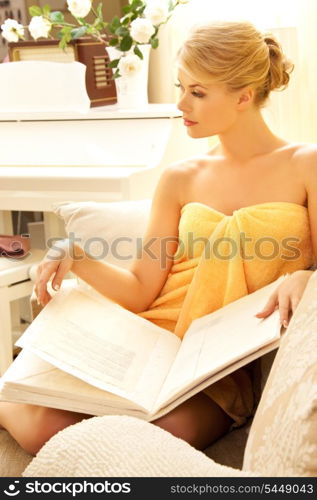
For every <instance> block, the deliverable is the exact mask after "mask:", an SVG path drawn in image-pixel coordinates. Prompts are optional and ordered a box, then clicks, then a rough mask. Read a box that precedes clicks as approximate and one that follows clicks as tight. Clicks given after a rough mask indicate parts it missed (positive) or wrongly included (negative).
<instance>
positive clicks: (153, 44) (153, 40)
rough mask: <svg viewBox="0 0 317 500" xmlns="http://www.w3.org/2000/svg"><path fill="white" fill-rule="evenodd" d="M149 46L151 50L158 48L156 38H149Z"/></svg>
mask: <svg viewBox="0 0 317 500" xmlns="http://www.w3.org/2000/svg"><path fill="white" fill-rule="evenodd" d="M151 46H152V49H157V47H158V46H159V39H158V38H151Z"/></svg>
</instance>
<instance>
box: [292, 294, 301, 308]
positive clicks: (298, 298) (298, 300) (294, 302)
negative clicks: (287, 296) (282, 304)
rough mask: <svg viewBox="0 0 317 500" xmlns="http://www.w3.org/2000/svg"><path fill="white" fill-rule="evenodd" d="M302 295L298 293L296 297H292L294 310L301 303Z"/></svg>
mask: <svg viewBox="0 0 317 500" xmlns="http://www.w3.org/2000/svg"><path fill="white" fill-rule="evenodd" d="M300 300H301V297H299V296H298V295H296V296H295V297H291V306H292V311H293V312H294V311H295V309H296V308H297V306H298V304H299V303H300Z"/></svg>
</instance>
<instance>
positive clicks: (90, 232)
mask: <svg viewBox="0 0 317 500" xmlns="http://www.w3.org/2000/svg"><path fill="white" fill-rule="evenodd" d="M150 210H151V200H150V199H145V200H136V201H134V200H133V201H132V200H129V201H118V202H108V203H100V202H95V201H84V202H66V203H58V204H54V205H53V211H54V212H55V213H56V214H57V215H58V216H59V217H61V218H62V219H63V220H64V223H65V230H66V233H67V234H68V237H70V238H76V240H75V241H77V242H78V244H79V245H80V246H81V247H82V248H84V250H85V251H87V253H89V254H90V255H92V256H93V257H94V258H97V259H100V260H106V261H107V262H109V263H111V264H116V265H119V266H120V267H123V268H127V267H129V265H130V263H131V262H132V260H133V259H134V258H135V257H136V256H137V250H138V248H139V246H140V243H141V238H142V236H143V235H144V232H145V229H146V226H147V222H148V219H149V215H150Z"/></svg>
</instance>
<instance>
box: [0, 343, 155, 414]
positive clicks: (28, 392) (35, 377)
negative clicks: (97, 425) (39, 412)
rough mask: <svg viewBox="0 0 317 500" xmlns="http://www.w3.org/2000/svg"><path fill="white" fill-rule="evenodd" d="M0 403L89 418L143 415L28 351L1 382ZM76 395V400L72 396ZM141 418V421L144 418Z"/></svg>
mask: <svg viewBox="0 0 317 500" xmlns="http://www.w3.org/2000/svg"><path fill="white" fill-rule="evenodd" d="M0 389H1V392H0V400H1V401H14V402H18V403H29V404H39V405H42V406H49V407H53V408H60V409H64V410H69V411H77V412H80V413H87V414H90V415H105V414H109V413H111V410H113V411H112V413H124V414H129V413H132V414H134V413H135V412H140V414H142V413H143V414H144V415H146V412H144V408H142V407H140V406H139V405H137V404H135V403H132V402H130V401H128V400H127V399H124V398H122V397H120V396H117V395H116V394H112V393H110V392H106V391H103V390H101V389H98V388H97V387H94V386H92V385H90V384H87V383H86V382H84V381H82V380H80V379H79V378H77V377H73V376H72V375H70V374H68V373H66V372H64V371H62V370H59V369H58V368H56V367H55V366H53V365H51V364H50V363H48V362H47V361H44V360H43V359H41V358H39V357H38V356H36V355H35V354H33V353H32V352H30V351H28V350H27V349H23V351H22V352H21V353H20V354H19V355H18V356H17V358H16V359H15V360H14V361H13V363H12V364H11V365H10V367H9V369H8V370H7V371H6V373H5V374H4V376H3V377H2V378H1V381H0ZM74 395H76V398H75V397H73V399H72V396H74ZM143 418H144V417H143Z"/></svg>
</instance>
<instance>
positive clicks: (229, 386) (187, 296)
mask: <svg viewBox="0 0 317 500" xmlns="http://www.w3.org/2000/svg"><path fill="white" fill-rule="evenodd" d="M178 60H179V75H178V77H179V83H178V86H179V87H180V99H179V103H178V107H179V109H180V110H181V111H182V113H183V117H184V125H185V126H186V127H187V132H188V134H189V135H190V136H191V137H193V138H199V137H207V136H213V135H218V137H219V144H218V145H217V146H216V147H214V148H213V149H212V150H211V151H209V152H207V153H206V154H204V155H202V156H201V157H197V158H191V159H189V160H184V161H181V162H179V163H177V164H173V165H171V166H169V167H167V168H166V169H165V171H164V173H163V174H162V176H161V178H160V181H159V183H158V186H157V189H156V191H155V195H154V198H153V203H152V210H151V216H150V221H149V224H148V228H147V231H146V235H145V238H144V247H146V245H147V244H148V243H149V242H150V241H151V242H152V243H151V253H149V252H144V253H143V255H142V258H141V259H139V260H135V261H134V263H133V265H132V266H131V268H130V269H129V270H125V269H121V268H118V267H116V266H113V265H109V264H106V263H103V262H98V261H94V260H92V259H90V258H89V256H88V255H87V254H85V253H84V251H83V250H82V249H81V248H80V246H78V245H74V246H73V247H72V248H69V242H68V241H67V240H64V241H63V242H61V243H60V248H61V251H63V252H64V256H63V258H58V259H56V258H55V259H54V257H53V254H52V252H48V254H47V256H46V258H45V259H44V261H43V262H42V263H41V265H40V267H39V271H38V277H37V281H36V287H35V289H36V293H37V297H38V300H39V301H40V303H41V304H43V305H45V304H46V303H47V302H48V301H49V300H50V295H49V294H48V292H47V289H46V285H47V282H48V280H49V279H50V278H51V277H52V276H53V275H54V274H55V276H54V278H53V287H54V288H55V289H56V290H57V289H58V288H59V287H60V285H61V282H62V280H63V277H64V276H65V274H66V273H67V272H68V271H69V270H70V269H71V270H72V271H73V272H74V273H75V274H77V275H78V276H79V277H80V278H81V279H83V280H85V281H86V282H87V283H89V284H90V285H92V286H93V287H94V288H95V289H97V290H98V291H99V292H100V293H102V294H104V295H106V296H108V297H109V298H111V299H112V300H114V301H116V302H118V303H120V304H121V305H122V306H124V307H125V308H127V309H129V310H131V311H132V312H135V313H138V314H140V315H141V316H143V317H145V318H147V319H149V320H150V321H153V322H155V323H157V324H159V325H161V326H164V327H165V328H169V329H170V330H171V331H174V332H175V333H176V334H177V335H179V336H180V337H181V336H182V334H183V333H184V330H185V329H186V327H187V326H188V324H189V323H190V321H191V319H193V318H194V317H197V316H199V315H202V314H205V313H206V312H211V310H214V309H216V308H217V307H221V306H222V305H224V304H225V303H228V302H230V301H231V300H234V299H235V298H238V297H239V296H242V295H245V294H246V293H249V292H250V291H253V290H255V289H257V288H260V287H261V286H264V285H265V284H267V283H269V282H271V281H273V280H274V279H276V278H277V277H278V276H280V275H282V274H285V273H291V274H290V276H288V277H286V279H285V280H284V281H283V283H282V284H281V285H280V287H279V288H278V289H277V290H276V291H275V293H274V294H273V295H272V297H270V298H269V300H268V303H267V306H266V307H265V308H264V310H263V311H261V312H259V313H258V315H257V316H258V317H265V316H267V315H269V314H271V312H272V311H273V310H274V309H275V308H276V307H278V308H279V310H280V317H281V321H282V322H283V323H284V325H286V323H287V321H288V316H289V313H291V312H292V311H294V310H295V308H296V305H297V303H298V301H299V300H300V298H301V295H302V293H303V291H304V289H305V285H306V283H307V281H308V279H309V277H310V275H311V273H312V271H309V270H305V269H307V268H309V267H310V266H311V264H312V259H313V252H312V245H311V241H312V243H313V245H314V249H315V252H316V250H317V168H316V166H317V165H316V163H317V152H316V148H315V147H314V146H312V145H305V144H292V143H289V142H287V141H286V140H284V139H282V138H280V137H277V136H276V135H275V134H274V133H273V132H272V131H271V130H270V129H269V128H268V126H267V125H266V123H265V122H264V120H263V117H262V115H261V107H262V106H263V105H264V104H265V102H266V100H267V98H268V96H269V93H270V91H271V90H275V89H279V88H283V87H285V86H286V85H287V83H288V80H289V73H290V71H291V69H292V65H291V64H290V63H289V62H288V61H287V60H286V59H285V57H284V55H283V53H282V50H281V47H280V46H279V44H278V43H277V42H276V41H275V40H274V38H272V37H271V36H267V37H265V36H264V35H262V34H261V33H259V32H258V31H257V30H256V29H255V28H254V27H253V26H252V25H251V24H249V23H244V22H241V23H240V22H236V23H229V22H228V23H227V22H225V23H213V24H210V25H207V26H202V27H198V28H196V29H195V30H194V31H193V32H192V33H191V34H190V36H189V38H188V40H186V42H185V43H184V45H183V47H182V48H181V49H180V51H179V55H178ZM240 229H242V230H243V231H245V230H246V231H245V236H246V238H249V240H250V239H251V240H252V236H253V231H256V232H257V237H258V236H259V237H260V239H261V244H262V243H263V238H268V237H269V238H270V242H271V243H272V235H273V236H274V238H275V240H274V241H275V243H276V242H277V243H278V244H279V245H280V244H283V245H284V243H285V239H287V238H288V237H290V238H292V241H293V242H295V243H296V245H297V246H296V245H295V247H296V248H295V247H294V248H293V250H294V249H295V250H296V251H295V250H294V251H293V253H292V252H291V255H294V254H295V255H296V256H297V257H296V258H291V257H290V255H289V253H288V254H287V252H286V257H285V258H284V260H283V258H282V257H281V255H280V254H278V255H277V254H275V255H274V256H273V257H272V256H271V259H270V260H268V259H267V254H265V255H264V254H263V255H262V254H261V255H259V252H258V251H259V249H261V246H260V245H258V243H259V241H256V242H253V243H252V244H251V247H252V250H257V253H256V252H255V253H254V255H253V256H252V258H251V259H249V256H246V255H237V254H235V255H234V256H233V257H232V258H231V259H226V258H218V257H217V258H216V257H215V256H213V257H212V258H210V257H208V256H207V257H206V256H203V255H202V253H203V250H204V246H202V245H201V240H203V239H204V238H205V241H206V237H207V238H211V240H212V241H213V243H215V242H216V240H215V237H214V235H218V236H220V240H221V242H228V241H227V240H228V234H230V235H231V236H232V238H233V240H231V241H233V242H234V243H239V245H240V247H239V248H240V250H241V248H242V247H241V235H242V231H241V230H240ZM274 231H275V232H274ZM189 233H191V234H195V236H197V237H198V240H199V241H198V242H196V243H197V244H196V243H195V244H193V247H192V248H189V246H188V243H187V246H186V244H184V245H185V246H184V245H183V249H184V248H185V251H183V252H179V245H178V242H180V241H182V242H183V243H184V241H183V240H184V239H185V237H186V236H187V235H188V234H189ZM246 241H247V239H246ZM153 242H154V243H153ZM162 242H164V251H163V246H162ZM266 243H267V242H266ZM264 246H265V245H264ZM251 247H250V248H251ZM245 248H247V247H245ZM265 248H266V251H267V250H268V247H267V246H266V247H265ZM163 253H164V256H163ZM163 257H164V262H163ZM206 280H207V282H206ZM203 281H204V283H205V284H206V283H207V286H205V289H204V291H203V293H200V291H201V289H202V287H200V283H202V282H203ZM194 285H195V286H196V288H195V287H194ZM193 290H194V293H193ZM253 411H254V401H253V391H252V373H251V372H250V370H248V369H247V368H245V369H240V370H238V371H237V372H235V373H233V374H232V375H230V376H228V377H225V378H224V379H223V380H221V381H219V382H217V383H216V384H213V385H212V386H210V387H208V388H207V389H206V390H204V391H203V392H200V393H199V394H196V395H195V396H194V397H192V398H190V399H189V400H188V401H186V402H184V403H183V404H181V405H180V406H178V407H177V408H176V409H174V410H173V411H171V412H170V413H169V414H168V415H165V416H164V417H162V418H160V419H158V420H156V421H155V422H153V423H154V424H156V425H159V426H161V427H162V428H164V429H166V430H168V431H170V432H171V433H173V434H174V435H176V436H178V437H181V438H182V439H184V440H186V441H188V442H189V443H190V444H192V445H193V446H195V447H196V448H199V449H203V448H205V447H206V446H208V445H209V444H210V443H211V442H213V441H214V440H216V439H218V438H219V437H220V436H221V435H223V434H224V433H226V432H227V431H228V430H229V429H230V427H231V426H232V425H241V424H243V423H244V421H245V419H246V418H247V417H248V416H250V415H251V414H252V412H253ZM88 417H89V415H82V414H78V413H72V412H67V411H61V410H56V409H50V408H43V407H36V406H30V405H21V404H11V403H1V405H0V423H1V425H2V426H3V427H5V428H6V429H7V430H8V431H9V432H10V433H11V434H12V436H13V437H14V438H15V439H16V440H17V441H18V442H19V443H20V444H21V446H23V447H24V448H25V449H26V450H27V451H29V452H30V453H36V452H37V451H38V449H39V448H41V446H42V445H43V444H44V443H45V442H46V441H47V440H48V439H49V438H50V437H51V436H52V435H53V434H55V433H56V432H57V431H59V430H61V429H63V428H65V427H66V426H68V425H71V424H73V423H76V422H78V421H80V420H82V419H83V418H88Z"/></svg>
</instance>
